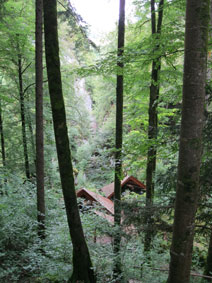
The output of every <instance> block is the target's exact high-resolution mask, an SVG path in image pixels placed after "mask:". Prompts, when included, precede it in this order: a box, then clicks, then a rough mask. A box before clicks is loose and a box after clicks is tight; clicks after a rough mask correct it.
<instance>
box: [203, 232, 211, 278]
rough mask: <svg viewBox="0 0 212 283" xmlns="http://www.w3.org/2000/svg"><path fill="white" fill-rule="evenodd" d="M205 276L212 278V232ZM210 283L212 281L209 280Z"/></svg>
mask: <svg viewBox="0 0 212 283" xmlns="http://www.w3.org/2000/svg"><path fill="white" fill-rule="evenodd" d="M204 274H205V275H208V276H211V275H212V232H211V235H210V242H209V247H208V256H207V262H206V266H205V272H204ZM208 281H209V282H211V279H208Z"/></svg>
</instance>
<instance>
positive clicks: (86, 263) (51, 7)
mask: <svg viewBox="0 0 212 283" xmlns="http://www.w3.org/2000/svg"><path fill="white" fill-rule="evenodd" d="M43 4H44V34H45V51H46V65H47V74H48V83H49V93H50V100H51V107H52V115H53V124H54V133H55V140H56V148H57V156H58V163H59V171H60V177H61V184H62V190H63V196H64V201H65V207H66V213H67V219H68V225H69V231H70V235H71V240H72V244H73V274H72V276H71V278H70V280H69V282H77V281H82V282H92V283H93V282H96V279H95V275H94V271H93V269H92V264H91V259H90V255H89V251H88V247H87V244H86V241H85V237H84V233H83V229H82V224H81V220H80V215H79V210H78V205H77V199H76V192H75V186H74V176H73V167H72V162H71V152H70V147H69V138H68V130H67V125H66V113H65V105H64V100H63V93H62V82H61V72H60V59H59V43H58V31H57V7H56V0H51V1H49V0H44V1H43Z"/></svg>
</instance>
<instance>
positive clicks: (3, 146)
mask: <svg viewBox="0 0 212 283" xmlns="http://www.w3.org/2000/svg"><path fill="white" fill-rule="evenodd" d="M0 135H1V155H2V165H3V167H4V168H5V166H6V155H5V145H4V130H3V119H2V107H1V101H0Z"/></svg>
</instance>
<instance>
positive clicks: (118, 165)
mask: <svg viewBox="0 0 212 283" xmlns="http://www.w3.org/2000/svg"><path fill="white" fill-rule="evenodd" d="M124 35H125V0H120V2H119V24H118V53H117V68H118V74H117V82H116V152H115V180H114V191H115V199H114V225H115V234H114V256H115V260H114V270H113V272H114V279H115V280H116V282H120V280H121V273H122V269H121V258H120V244H121V227H120V224H121V180H122V154H121V152H122V131H123V130H122V129H123V67H124V63H123V52H124Z"/></svg>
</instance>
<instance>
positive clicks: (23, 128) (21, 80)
mask: <svg viewBox="0 0 212 283" xmlns="http://www.w3.org/2000/svg"><path fill="white" fill-rule="evenodd" d="M18 78H19V100H20V108H21V125H22V139H23V148H24V161H25V162H24V163H25V173H26V177H27V179H30V170H29V157H28V149H27V137H26V120H25V105H24V92H23V78H22V56H21V54H20V53H19V46H18Z"/></svg>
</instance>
